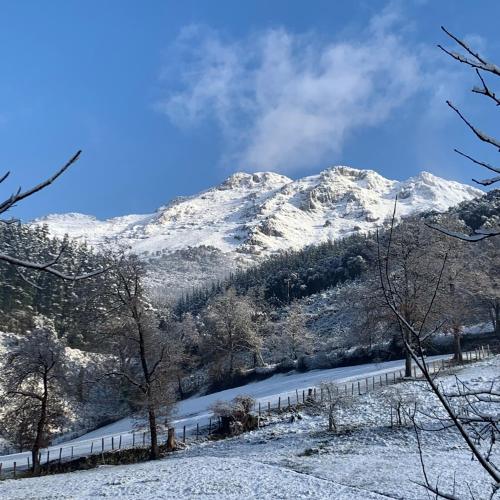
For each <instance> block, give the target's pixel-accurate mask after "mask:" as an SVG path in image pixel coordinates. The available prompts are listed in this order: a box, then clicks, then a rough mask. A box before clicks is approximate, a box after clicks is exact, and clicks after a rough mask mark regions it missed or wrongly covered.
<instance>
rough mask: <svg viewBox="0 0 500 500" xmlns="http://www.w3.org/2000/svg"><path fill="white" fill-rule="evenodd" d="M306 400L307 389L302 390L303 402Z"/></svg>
mask: <svg viewBox="0 0 500 500" xmlns="http://www.w3.org/2000/svg"><path fill="white" fill-rule="evenodd" d="M305 402H306V391H302V404H304V403H305Z"/></svg>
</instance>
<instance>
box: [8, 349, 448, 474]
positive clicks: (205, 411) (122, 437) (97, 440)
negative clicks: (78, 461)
mask: <svg viewBox="0 0 500 500" xmlns="http://www.w3.org/2000/svg"><path fill="white" fill-rule="evenodd" d="M449 357H450V356H449V355H445V356H433V357H429V358H428V361H434V360H440V359H448V358H449ZM403 367H404V361H403V360H396V361H386V362H383V363H369V364H364V365H355V366H347V367H342V368H331V369H327V370H313V371H310V372H305V373H296V372H292V373H289V374H278V375H274V376H272V377H270V378H268V379H265V380H262V381H259V382H253V383H250V384H247V385H244V386H241V387H235V388H233V389H227V390H224V391H220V392H216V393H213V394H208V395H205V396H198V397H192V398H190V399H186V400H184V401H180V402H179V403H178V405H177V407H176V412H175V414H174V416H173V420H172V421H171V425H172V426H174V427H176V428H177V429H178V431H179V429H180V430H182V427H183V426H186V431H187V433H189V432H191V433H192V432H193V430H195V429H196V425H197V424H199V425H200V427H201V426H204V425H207V424H208V422H209V418H210V416H211V415H212V413H211V411H210V407H211V406H212V404H213V403H215V402H216V401H230V400H231V399H233V398H234V397H235V396H237V395H240V394H247V395H250V396H252V397H253V398H254V399H255V400H256V401H257V404H258V403H259V402H260V403H261V404H262V406H263V408H267V404H268V402H271V405H273V406H274V407H276V405H277V403H278V398H281V400H282V402H284V401H286V400H287V398H288V396H290V399H291V400H292V402H293V401H295V395H296V390H297V391H299V393H301V392H302V390H307V389H308V388H311V387H318V386H319V385H320V384H321V383H322V382H332V381H335V382H337V383H344V382H347V381H352V380H358V379H362V378H365V377H373V376H378V375H381V374H384V373H387V372H394V371H398V370H401V369H402V368H403ZM140 427H141V422H138V421H136V420H134V419H133V418H124V419H122V420H119V421H117V422H114V423H112V424H110V425H107V426H104V427H101V428H99V429H97V430H95V431H92V432H89V433H87V434H84V435H82V436H80V437H78V438H76V439H73V440H71V441H67V442H65V443H59V444H57V445H55V446H52V447H50V448H49V449H48V450H44V451H43V453H42V463H45V462H46V461H47V458H49V459H50V460H56V459H59V453H61V457H62V458H70V457H78V456H87V455H90V454H91V453H95V452H100V451H101V450H102V449H103V447H104V450H111V449H112V447H118V445H119V443H121V446H122V447H126V446H132V444H133V443H135V444H136V445H138V444H140V443H141V442H142V439H143V433H142V429H141V428H140ZM134 429H135V432H133V431H134ZM61 448H62V452H61ZM47 451H48V452H49V453H48V457H47ZM29 459H30V453H29V452H24V453H16V454H12V455H4V456H0V462H1V463H2V469H3V470H9V469H12V468H13V466H14V462H16V465H17V467H18V468H26V467H27V465H28V460H29Z"/></svg>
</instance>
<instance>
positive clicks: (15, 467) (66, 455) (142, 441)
mask: <svg viewBox="0 0 500 500" xmlns="http://www.w3.org/2000/svg"><path fill="white" fill-rule="evenodd" d="M489 355H490V349H489V345H488V346H486V348H485V347H484V346H481V347H480V348H477V349H474V350H473V351H466V352H464V353H463V357H464V361H466V362H473V361H478V360H481V359H484V358H486V357H488V356H489ZM427 366H428V367H429V371H430V373H431V374H435V373H438V372H439V371H441V370H443V369H445V368H450V367H452V366H453V363H452V358H449V359H439V360H435V361H431V362H429V363H427ZM417 370H418V371H417ZM413 377H414V378H419V377H422V372H421V370H420V369H418V368H417V367H416V366H413ZM400 380H405V377H404V373H403V371H402V370H400V369H397V370H393V371H384V373H382V374H378V375H372V376H371V377H362V378H359V379H349V380H345V381H344V382H340V383H337V382H335V381H332V383H333V384H334V386H335V387H336V389H335V390H336V392H337V394H345V395H351V396H361V395H363V394H367V393H368V392H370V391H374V390H375V389H376V388H377V387H378V388H380V387H383V386H384V385H385V386H388V385H394V384H395V383H396V382H398V381H400ZM318 389H319V391H318ZM306 391H307V392H306ZM318 392H319V400H320V402H321V401H323V400H324V390H323V387H319V388H318V387H311V388H307V389H303V390H302V394H300V393H299V389H295V390H292V391H288V392H286V393H284V394H279V395H276V396H275V401H276V397H277V398H278V399H277V404H275V405H273V402H272V401H271V400H269V401H267V402H264V401H262V400H261V401H258V403H257V402H256V403H255V406H254V412H255V413H256V414H257V415H258V417H259V418H258V426H259V427H260V420H261V418H262V416H264V414H265V413H267V415H270V414H271V413H273V412H278V413H279V412H281V411H282V410H285V411H290V410H291V409H292V408H299V407H302V406H303V405H305V404H306V403H309V402H313V401H317V400H318ZM290 394H292V395H295V402H293V401H292V399H291V396H290ZM282 397H285V398H286V399H284V400H283V403H284V404H282ZM285 402H286V403H285ZM213 420H215V419H214V418H212V417H210V418H209V423H208V426H200V424H199V422H197V423H196V428H194V426H193V428H192V429H191V438H192V439H191V440H189V439H188V431H189V429H188V428H187V426H186V425H184V426H183V427H182V434H181V436H182V437H181V436H179V440H182V442H183V443H186V442H188V441H192V442H195V441H198V440H199V439H200V437H201V436H202V435H203V430H204V429H205V430H206V435H207V436H210V435H211V434H212V432H213V431H215V430H216V429H217V427H218V426H220V419H219V421H215V422H213ZM174 433H175V429H174ZM174 435H175V437H177V435H176V434H174ZM115 438H116V439H117V440H118V443H117V445H116V443H115ZM165 442H166V439H165ZM150 444H151V437H150V435H149V431H131V432H126V433H120V434H114V435H111V436H105V437H101V438H95V439H89V440H85V441H82V442H81V443H79V442H74V443H72V444H70V445H66V446H64V445H62V446H59V447H57V446H55V447H50V448H48V449H45V450H42V451H41V452H40V455H39V459H40V465H45V466H46V465H48V466H50V465H51V464H62V463H64V462H69V461H71V460H75V459H77V458H82V457H87V456H90V455H98V454H101V455H103V454H104V453H105V452H109V451H119V450H124V449H133V448H145V447H148V446H150ZM51 451H52V452H53V455H52V457H51ZM21 453H22V452H21ZM17 455H18V454H13V455H12V457H13V459H12V460H11V461H8V462H7V461H5V460H4V461H3V462H1V461H0V477H5V476H6V475H8V474H9V471H10V472H11V473H12V475H13V476H14V477H16V475H17V474H18V472H19V471H23V470H24V471H26V470H29V468H30V456H29V455H28V456H27V457H20V458H16V460H14V457H16V456H17ZM54 455H55V456H56V457H57V458H54ZM44 458H45V460H43V459H44ZM21 460H22V462H21Z"/></svg>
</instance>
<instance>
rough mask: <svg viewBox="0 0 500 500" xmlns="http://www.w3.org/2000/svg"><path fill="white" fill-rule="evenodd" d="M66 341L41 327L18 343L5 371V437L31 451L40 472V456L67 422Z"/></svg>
mask: <svg viewBox="0 0 500 500" xmlns="http://www.w3.org/2000/svg"><path fill="white" fill-rule="evenodd" d="M68 362H69V360H68V358H67V356H66V351H65V343H64V341H63V339H60V338H59V337H58V336H57V333H56V332H55V330H54V329H53V327H52V326H51V325H50V324H49V325H47V324H42V323H39V324H38V325H37V326H36V327H35V328H34V329H33V330H31V331H30V332H28V334H27V335H24V336H22V337H20V338H17V339H15V340H14V342H13V345H11V346H10V348H9V351H8V353H7V355H6V360H5V364H4V366H3V369H2V379H3V394H2V398H1V399H2V401H1V402H2V407H3V411H4V415H3V417H2V427H4V428H3V429H2V434H3V435H5V436H8V437H9V440H11V441H17V442H18V445H21V446H22V445H23V444H24V445H26V446H28V447H30V448H31V470H32V472H33V473H34V474H39V472H40V452H41V449H42V448H43V447H45V446H47V445H48V444H49V442H50V439H51V436H52V435H53V432H54V431H55V430H56V429H58V428H60V426H61V425H62V424H63V422H64V407H65V403H66V397H67V394H68V390H67V389H68V384H69V383H70V378H71V370H70V369H69V365H68Z"/></svg>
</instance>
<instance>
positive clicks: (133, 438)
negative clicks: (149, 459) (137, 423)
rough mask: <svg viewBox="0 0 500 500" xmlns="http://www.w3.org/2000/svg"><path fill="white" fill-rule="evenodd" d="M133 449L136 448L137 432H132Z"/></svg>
mask: <svg viewBox="0 0 500 500" xmlns="http://www.w3.org/2000/svg"><path fill="white" fill-rule="evenodd" d="M132 448H135V431H132Z"/></svg>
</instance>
